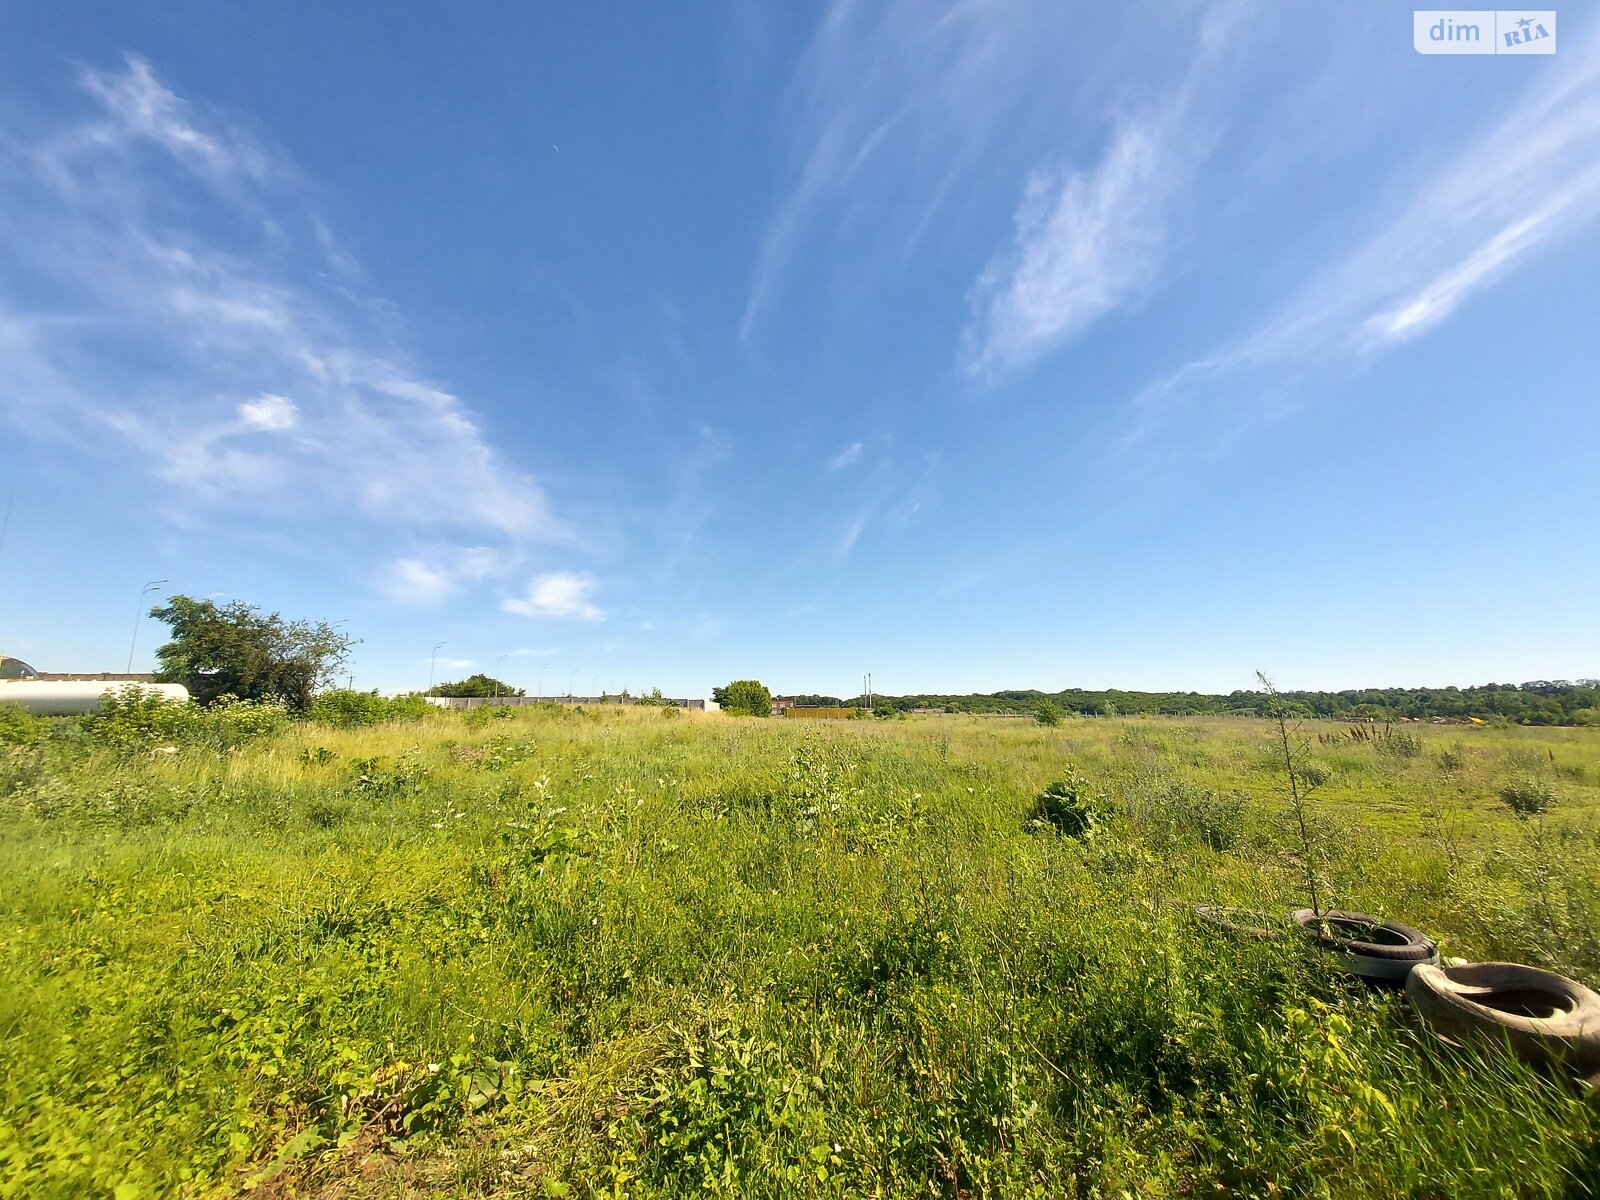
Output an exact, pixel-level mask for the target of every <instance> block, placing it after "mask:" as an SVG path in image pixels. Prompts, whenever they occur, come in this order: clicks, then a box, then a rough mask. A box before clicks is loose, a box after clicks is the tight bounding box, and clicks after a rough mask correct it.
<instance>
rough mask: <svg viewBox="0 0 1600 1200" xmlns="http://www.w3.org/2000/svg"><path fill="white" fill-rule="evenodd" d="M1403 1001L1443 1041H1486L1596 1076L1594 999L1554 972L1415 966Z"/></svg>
mask: <svg viewBox="0 0 1600 1200" xmlns="http://www.w3.org/2000/svg"><path fill="white" fill-rule="evenodd" d="M1406 998H1407V999H1408V1000H1410V1001H1411V1007H1412V1008H1413V1009H1414V1010H1415V1011H1416V1013H1417V1015H1418V1016H1419V1017H1421V1018H1422V1020H1423V1021H1424V1022H1426V1023H1427V1025H1428V1026H1429V1027H1430V1028H1432V1029H1433V1030H1435V1031H1436V1032H1437V1033H1439V1034H1440V1035H1442V1036H1443V1037H1445V1038H1446V1039H1447V1040H1451V1041H1455V1040H1457V1039H1459V1040H1461V1041H1467V1040H1469V1039H1479V1040H1483V1039H1487V1040H1490V1041H1497V1042H1500V1043H1501V1044H1503V1045H1507V1046H1509V1047H1510V1048H1511V1051H1512V1053H1514V1054H1515V1055H1516V1056H1517V1057H1518V1058H1521V1059H1524V1060H1525V1061H1528V1062H1558V1061H1561V1062H1566V1063H1569V1064H1570V1065H1571V1066H1573V1067H1575V1068H1577V1069H1578V1070H1579V1071H1600V995H1596V994H1595V993H1594V992H1592V991H1590V990H1589V989H1588V988H1586V987H1584V986H1583V984H1581V983H1578V982H1577V981H1576V980H1573V979H1568V978H1566V976H1564V975H1557V974H1556V973H1555V972H1554V971H1542V970H1540V969H1539V968H1538V967H1525V966H1522V965H1520V964H1518V963H1467V964H1465V965H1464V966H1459V967H1443V968H1440V967H1430V966H1426V965H1424V966H1421V967H1418V968H1417V969H1416V970H1415V971H1413V972H1411V976H1410V978H1408V979H1407V980H1406Z"/></svg>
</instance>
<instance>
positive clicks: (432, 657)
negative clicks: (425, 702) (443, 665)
mask: <svg viewBox="0 0 1600 1200" xmlns="http://www.w3.org/2000/svg"><path fill="white" fill-rule="evenodd" d="M442 645H444V643H443V642H435V643H434V644H433V653H432V654H430V655H428V690H429V691H430V692H431V691H433V668H434V665H435V664H436V663H437V662H438V661H439V647H440V646H442Z"/></svg>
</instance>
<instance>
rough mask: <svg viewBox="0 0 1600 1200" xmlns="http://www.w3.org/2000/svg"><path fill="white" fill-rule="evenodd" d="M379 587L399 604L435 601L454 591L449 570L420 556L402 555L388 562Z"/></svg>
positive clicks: (453, 582) (431, 602)
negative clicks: (433, 564)
mask: <svg viewBox="0 0 1600 1200" xmlns="http://www.w3.org/2000/svg"><path fill="white" fill-rule="evenodd" d="M381 587H382V590H383V591H384V592H385V593H386V594H387V595H388V596H389V598H390V599H391V600H395V601H397V602H399V603H401V604H436V603H438V602H439V601H440V600H443V599H444V598H445V597H446V596H448V595H449V594H450V593H451V592H453V591H455V580H454V579H453V578H452V577H451V575H450V573H449V572H448V571H445V570H443V569H442V568H440V567H434V566H429V565H428V564H427V563H425V562H423V561H422V560H421V559H416V558H401V559H396V560H395V561H394V562H392V563H390V564H389V568H388V573H387V575H386V577H385V578H384V579H383V581H382V583H381Z"/></svg>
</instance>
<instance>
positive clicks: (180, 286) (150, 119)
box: [0, 58, 572, 598]
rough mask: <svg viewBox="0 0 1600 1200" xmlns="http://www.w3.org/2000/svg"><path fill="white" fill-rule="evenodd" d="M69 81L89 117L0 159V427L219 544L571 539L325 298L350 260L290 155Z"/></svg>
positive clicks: (157, 103) (461, 420)
mask: <svg viewBox="0 0 1600 1200" xmlns="http://www.w3.org/2000/svg"><path fill="white" fill-rule="evenodd" d="M82 82H83V84H84V87H85V89H86V91H87V93H88V95H90V96H91V97H93V99H94V101H95V103H96V109H95V111H94V113H93V114H91V115H89V116H87V117H85V118H84V119H83V120H81V121H79V122H78V123H77V124H74V125H71V126H69V127H67V128H65V129H63V130H58V131H57V132H55V133H53V134H52V133H46V134H44V135H41V136H40V137H39V138H38V140H37V141H36V142H35V143H34V144H32V145H28V146H23V147H21V148H20V149H18V151H17V152H16V153H13V154H11V155H8V156H3V157H0V268H5V269H7V270H8V273H9V271H10V268H12V267H15V268H16V274H17V276H18V277H22V278H35V277H36V278H38V279H40V280H42V281H45V282H46V284H47V286H46V288H45V292H47V294H49V296H50V302H49V305H48V307H44V306H41V308H40V311H37V312H30V311H23V310H19V309H18V308H17V302H16V300H15V299H14V298H13V297H11V296H8V297H6V298H5V299H4V300H0V347H3V348H4V350H5V351H6V354H7V358H8V370H7V372H6V375H5V378H4V379H0V418H6V419H9V420H10V421H12V422H13V423H14V424H15V425H16V426H18V427H19V428H20V429H21V430H22V431H23V432H24V433H26V434H28V435H31V436H34V437H39V438H54V439H58V440H62V441H66V442H70V443H71V444H72V445H74V446H75V447H79V448H82V449H84V450H86V451H88V450H92V451H95V452H100V453H104V454H106V455H107V457H108V458H112V457H114V456H115V455H116V454H118V453H120V454H121V455H123V456H124V458H125V460H126V463H127V469H128V470H129V471H132V472H149V473H150V474H151V475H152V476H154V477H155V478H157V479H159V480H164V481H167V482H170V483H171V484H173V485H175V486H176V487H177V488H180V489H181V490H182V495H183V498H184V501H185V510H184V511H185V513H186V514H187V515H188V519H191V520H197V519H199V518H200V516H201V515H202V514H203V515H204V516H205V517H206V518H207V519H208V520H210V521H211V523H212V525H213V527H214V528H218V529H219V530H225V529H226V528H227V522H228V521H229V520H230V519H235V520H239V521H242V522H244V523H247V524H249V525H250V526H252V527H253V526H256V525H258V524H259V522H260V521H261V520H262V519H263V516H264V515H267V516H268V519H271V520H273V521H276V522H278V523H279V524H280V525H281V526H282V527H283V528H284V529H286V530H290V531H292V532H293V533H294V534H295V536H297V537H302V538H321V539H336V538H347V539H349V540H350V542H351V543H353V544H354V545H355V546H356V547H357V548H358V551H359V552H362V553H370V552H371V549H372V547H373V546H374V545H375V544H380V543H381V539H382V538H383V537H384V536H385V535H387V536H390V537H394V536H396V535H398V536H399V537H402V538H415V537H418V536H422V537H427V538H430V539H432V540H435V541H439V542H446V543H454V544H456V545H462V544H465V545H469V546H471V545H474V544H476V543H479V542H482V541H484V540H494V541H496V542H497V547H496V549H495V550H494V551H493V553H494V554H496V555H498V556H500V557H502V558H511V557H515V555H516V553H517V551H518V549H519V548H520V547H521V546H523V545H525V544H527V543H529V542H533V541H568V540H571V537H572V535H571V531H570V530H569V529H568V528H567V527H566V526H565V525H564V524H563V523H562V522H560V521H559V520H557V519H556V518H555V517H554V516H553V515H552V513H551V511H550V507H549V504H548V503H547V501H546V498H545V496H544V493H543V491H542V489H541V488H540V487H539V486H538V484H537V483H536V482H535V481H534V480H533V479H531V478H530V477H529V476H528V475H527V474H526V473H525V472H523V471H522V470H520V469H518V468H517V467H516V465H515V464H513V463H510V462H508V461H506V459H505V458H504V456H503V455H502V454H501V453H500V452H498V451H497V450H496V449H495V448H494V446H493V445H491V441H490V439H489V437H488V436H487V435H486V433H485V431H484V428H483V426H482V424H481V422H480V420H479V418H478V417H477V416H476V415H475V414H474V413H473V412H472V410H471V409H470V408H469V407H468V406H467V404H466V403H464V402H463V401H462V400H461V399H460V398H459V397H457V396H456V395H454V394H453V393H452V392H451V391H450V390H449V389H447V388H445V387H442V386H440V385H439V384H438V383H436V382H434V381H433V380H431V379H429V378H427V376H426V374H425V373H424V372H422V371H421V370H419V369H418V368H417V366H416V365H415V364H414V363H413V362H412V361H411V357H410V355H409V354H408V353H407V352H406V350H405V348H404V345H403V342H404V336H405V331H404V328H403V325H402V324H401V323H400V321H399V319H398V318H397V317H396V316H395V314H394V313H393V312H392V309H391V308H390V306H388V305H387V304H385V303H384V302H383V301H382V300H381V299H375V298H365V297H361V296H359V295H355V294H353V293H352V292H350V291H349V290H348V289H349V287H350V285H351V279H352V277H353V276H355V275H357V274H358V268H357V267H356V266H355V264H353V263H346V264H345V265H344V266H341V265H340V263H339V262H336V261H333V260H334V259H335V258H336V257H337V256H338V253H342V252H336V251H335V250H334V249H330V247H332V246H334V243H333V242H332V240H331V236H332V235H331V234H330V233H329V232H328V231H327V229H326V227H325V226H324V225H323V224H322V222H321V221H320V219H319V218H318V217H317V216H316V214H315V213H314V212H312V211H311V210H310V209H309V207H308V206H307V205H306V204H305V202H304V200H303V198H302V197H303V196H304V195H305V194H306V192H307V191H308V189H306V188H305V187H303V186H302V185H301V183H300V181H299V178H298V176H297V173H296V171H295V169H294V168H293V166H292V165H291V164H288V163H287V162H286V161H285V160H284V159H283V157H282V156H281V155H279V154H276V153H274V152H271V151H269V150H266V149H263V148H262V146H261V145H260V144H259V143H258V142H257V141H256V140H255V139H253V138H251V137H249V136H248V135H245V134H243V133H241V132H239V131H238V130H237V129H236V128H235V127H234V126H232V125H230V124H229V123H228V122H227V121H225V120H224V119H222V118H220V117H217V116H215V115H213V114H208V113H202V112H200V111H198V110H197V109H196V107H195V106H194V105H192V104H190V103H188V102H187V101H185V100H183V99H182V98H180V97H179V96H177V95H175V94H174V93H173V92H172V91H171V90H169V89H168V88H167V87H166V86H165V85H164V84H163V83H162V82H161V81H160V80H159V79H158V78H157V77H156V75H155V73H154V72H153V71H152V70H151V68H150V67H149V65H148V64H146V63H145V62H143V61H142V60H140V59H136V58H130V59H129V60H128V63H127V65H126V67H125V69H123V70H107V71H92V70H91V71H87V72H85V73H84V74H83V75H82ZM197 181H198V182H199V183H200V184H202V185H203V186H202V187H201V188H200V189H198V190H197V189H196V188H195V186H194V185H195V183H196V182H197ZM307 264H309V265H310V267H311V268H312V269H310V270H306V269H302V268H304V267H305V266H306V265H307ZM330 266H331V267H332V268H333V269H332V270H329V269H328V268H329V267H330ZM62 312H66V313H67V314H68V317H67V318H65V319H63V317H62V316H61V315H60V314H61V313H62ZM129 345H138V346H139V347H140V353H139V355H138V356H136V357H135V356H130V355H129V354H128V353H127V347H128V346H129ZM241 388H248V389H249V391H247V392H246V393H245V394H246V395H254V396H255V398H254V399H250V400H246V401H244V402H242V403H241V402H240V401H239V396H240V392H241ZM289 397H293V399H292V400H291V399H289ZM263 433H271V434H273V435H274V436H273V437H270V438H263V437H262V436H260V435H261V434H263ZM329 513H337V514H338V515H339V520H337V521H329V520H328V519H327V516H328V514H329ZM460 553H462V552H460V551H453V552H451V557H450V560H449V561H444V562H435V561H433V560H432V559H431V558H430V557H429V556H428V555H426V554H415V553H412V554H406V555H405V556H404V558H403V560H402V561H410V562H411V563H412V565H410V566H406V567H398V566H391V567H390V568H388V569H387V571H386V572H385V575H384V583H385V584H386V585H387V587H388V589H389V590H392V591H397V592H399V593H400V594H403V595H406V596H410V597H413V598H417V597H428V596H432V597H435V598H437V597H438V596H441V595H444V594H447V593H448V592H450V591H451V590H452V589H453V588H454V587H458V586H460V584H461V583H462V582H465V581H470V580H471V579H472V578H473V577H474V568H473V567H472V565H471V564H470V562H465V561H456V557H455V556H456V555H459V554H460ZM486 553H488V552H487V551H486ZM485 574H486V572H482V571H479V572H477V576H478V577H479V578H482V577H483V576H484V575H485ZM446 577H448V579H449V581H450V582H446Z"/></svg>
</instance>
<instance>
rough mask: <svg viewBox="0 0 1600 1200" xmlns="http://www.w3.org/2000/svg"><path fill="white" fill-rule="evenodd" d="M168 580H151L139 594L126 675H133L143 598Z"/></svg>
mask: <svg viewBox="0 0 1600 1200" xmlns="http://www.w3.org/2000/svg"><path fill="white" fill-rule="evenodd" d="M171 582H172V581H171V580H170V579H152V580H151V581H150V582H149V583H147V584H145V585H144V590H143V591H141V592H140V593H139V606H138V607H137V608H135V609H134V610H133V637H132V638H131V639H129V641H128V674H129V675H132V674H133V649H134V647H135V646H137V645H138V644H139V622H140V621H142V620H144V598H145V597H146V596H148V595H149V594H150V593H151V592H153V591H155V590H156V589H157V588H158V587H160V586H161V585H162V584H163V583H171Z"/></svg>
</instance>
